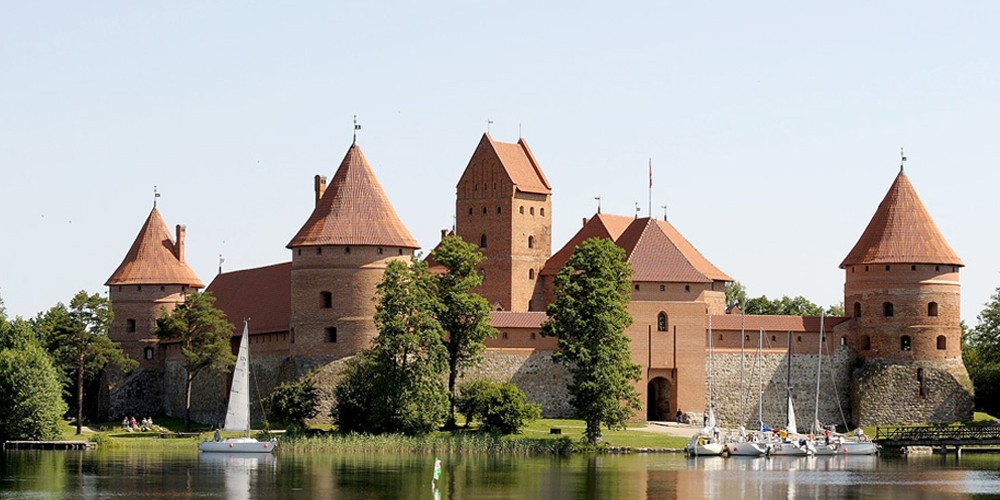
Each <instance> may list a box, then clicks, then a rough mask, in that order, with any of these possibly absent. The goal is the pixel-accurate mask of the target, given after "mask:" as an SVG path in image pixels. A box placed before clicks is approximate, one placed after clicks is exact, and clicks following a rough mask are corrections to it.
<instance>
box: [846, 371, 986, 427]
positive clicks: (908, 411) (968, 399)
mask: <svg viewBox="0 0 1000 500" xmlns="http://www.w3.org/2000/svg"><path fill="white" fill-rule="evenodd" d="M851 403H852V404H851V406H852V408H853V409H854V420H855V421H856V422H857V423H858V424H859V425H900V424H923V423H947V422H954V421H960V420H971V419H972V410H973V389H972V381H971V380H970V379H969V373H968V372H967V371H966V369H965V365H964V364H963V363H962V360H961V359H947V360H935V361H892V362H889V361H881V360H873V359H868V360H865V361H864V363H863V364H862V365H861V366H860V367H859V368H858V369H857V370H855V371H854V384H853V386H852V388H851Z"/></svg>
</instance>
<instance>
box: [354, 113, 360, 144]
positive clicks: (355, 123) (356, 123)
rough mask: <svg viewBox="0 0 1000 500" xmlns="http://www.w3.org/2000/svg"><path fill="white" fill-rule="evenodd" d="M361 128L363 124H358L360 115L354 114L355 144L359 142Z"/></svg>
mask: <svg viewBox="0 0 1000 500" xmlns="http://www.w3.org/2000/svg"><path fill="white" fill-rule="evenodd" d="M359 130H361V125H358V115H354V144H357V143H358V131H359Z"/></svg>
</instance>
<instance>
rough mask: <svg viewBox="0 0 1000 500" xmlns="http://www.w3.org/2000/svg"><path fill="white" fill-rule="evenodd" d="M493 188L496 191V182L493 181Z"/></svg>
mask: <svg viewBox="0 0 1000 500" xmlns="http://www.w3.org/2000/svg"><path fill="white" fill-rule="evenodd" d="M493 190H494V191H496V190H497V183H495V182H494V183H493Z"/></svg>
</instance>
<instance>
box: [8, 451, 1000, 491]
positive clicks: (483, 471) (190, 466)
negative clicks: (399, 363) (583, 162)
mask: <svg viewBox="0 0 1000 500" xmlns="http://www.w3.org/2000/svg"><path fill="white" fill-rule="evenodd" d="M442 459H443V462H444V468H443V473H442V476H441V479H440V480H439V481H438V482H437V487H436V488H434V489H432V486H431V476H432V471H433V463H434V458H433V457H424V456H411V455H359V454H351V455H341V454H336V453H311V454H292V453H284V454H278V455H275V456H270V455H267V456H263V455H262V456H239V455H226V454H199V453H198V452H197V451H193V450H192V451H190V452H188V451H176V450H173V451H171V450H157V451H138V450H111V449H106V450H99V451H89V452H59V451H11V452H6V453H4V454H2V455H0V498H95V497H115V496H118V497H128V498H338V499H353V498H366V499H367V498H425V499H435V498H474V499H505V498H517V499H521V498H601V499H608V498H682V499H683V498H702V497H704V498H720V499H730V498H732V499H736V498H749V499H756V498H873V499H874V498H877V499H884V498H930V499H939V498H964V497H978V496H1000V456H998V455H968V454H967V455H965V456H963V457H962V459H961V460H957V459H956V458H955V457H954V456H951V457H948V458H942V457H939V456H933V457H921V458H918V459H913V458H909V459H906V458H889V457H884V458H877V457H819V458H791V457H776V458H756V459H752V458H730V459H722V458H701V459H697V460H694V459H687V458H684V457H683V456H678V455H632V456H599V457H584V456H574V457H569V458H548V457H546V458H523V457H516V458H512V457H480V456H471V457H470V456H466V457H442Z"/></svg>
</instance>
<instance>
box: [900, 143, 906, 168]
mask: <svg viewBox="0 0 1000 500" xmlns="http://www.w3.org/2000/svg"><path fill="white" fill-rule="evenodd" d="M905 162H906V153H904V152H903V148H899V173H903V163H905Z"/></svg>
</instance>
